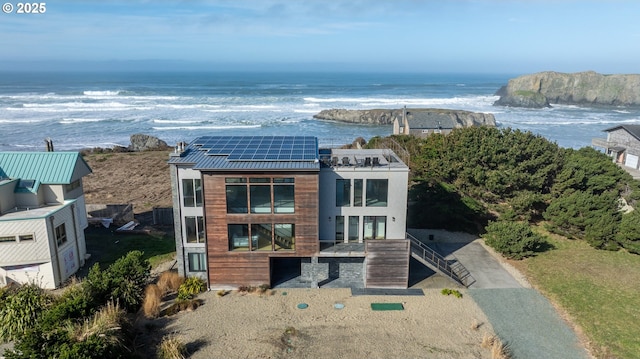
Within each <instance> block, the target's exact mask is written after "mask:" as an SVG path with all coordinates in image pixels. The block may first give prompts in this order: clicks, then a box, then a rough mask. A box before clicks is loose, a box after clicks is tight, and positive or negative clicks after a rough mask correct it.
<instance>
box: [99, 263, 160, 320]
mask: <svg viewBox="0 0 640 359" xmlns="http://www.w3.org/2000/svg"><path fill="white" fill-rule="evenodd" d="M150 271H151V265H150V264H149V261H148V260H146V259H144V256H143V253H142V252H140V251H131V252H129V253H127V255H126V256H124V257H122V258H120V259H118V260H117V261H116V262H115V263H113V264H112V265H111V266H109V269H108V272H109V276H110V277H111V278H110V279H111V281H112V283H113V284H114V285H113V287H112V288H113V290H112V291H111V299H112V300H115V301H117V302H118V303H120V305H122V306H123V307H124V308H125V309H126V310H127V311H129V312H133V311H136V310H137V309H138V308H139V307H140V304H141V303H142V300H143V298H144V288H145V286H146V284H147V281H148V280H149V274H150Z"/></svg>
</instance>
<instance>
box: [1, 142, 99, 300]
mask: <svg viewBox="0 0 640 359" xmlns="http://www.w3.org/2000/svg"><path fill="white" fill-rule="evenodd" d="M89 173H91V169H90V168H89V166H88V165H87V163H86V162H85V161H84V160H83V159H82V157H81V156H80V154H79V153H77V152H0V285H6V284H9V283H11V282H17V283H28V282H33V283H36V284H39V285H40V286H41V287H43V288H57V287H59V286H60V285H61V284H62V283H64V282H65V281H66V280H67V279H68V278H69V277H70V276H72V275H73V274H74V273H75V272H77V270H78V269H79V268H80V267H81V266H83V265H84V261H85V256H86V252H87V251H86V246H85V238H84V229H85V228H86V227H87V214H86V209H85V202H84V192H83V188H82V177H84V176H86V175H87V174H89Z"/></svg>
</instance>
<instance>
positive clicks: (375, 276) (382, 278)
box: [365, 239, 410, 288]
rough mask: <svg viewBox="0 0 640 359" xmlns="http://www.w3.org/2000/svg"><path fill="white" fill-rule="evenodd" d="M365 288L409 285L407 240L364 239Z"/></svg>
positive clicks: (408, 246)
mask: <svg viewBox="0 0 640 359" xmlns="http://www.w3.org/2000/svg"><path fill="white" fill-rule="evenodd" d="M365 243H366V252H367V268H366V279H365V286H366V287H367V288H407V286H408V285H409V249H410V245H409V241H408V240H406V239H396V240H389V239H388V240H370V241H366V242H365Z"/></svg>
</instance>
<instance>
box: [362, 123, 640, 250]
mask: <svg viewBox="0 0 640 359" xmlns="http://www.w3.org/2000/svg"><path fill="white" fill-rule="evenodd" d="M391 138H392V139H393V140H394V141H396V142H398V143H399V144H400V145H402V146H403V147H404V148H405V149H406V150H407V151H408V152H409V153H410V164H409V165H410V168H411V180H410V181H411V189H410V191H409V203H410V209H409V225H410V226H414V227H422V228H445V229H450V230H464V231H472V232H475V233H482V232H484V231H485V228H487V225H488V224H489V222H492V221H493V222H495V221H498V220H501V221H505V220H509V221H521V222H524V223H532V224H534V223H544V224H545V226H546V227H547V228H548V230H549V231H551V232H553V233H557V234H561V235H564V236H567V237H569V238H574V239H584V240H586V241H588V242H589V243H590V244H591V245H592V246H594V247H596V248H602V249H612V250H614V249H618V248H620V247H623V248H626V249H627V250H629V251H631V252H635V253H640V214H639V213H640V212H639V211H631V212H628V211H625V210H623V208H624V205H625V204H627V205H628V206H629V207H631V208H633V207H636V204H638V200H639V199H640V184H639V182H638V181H635V180H633V179H632V178H631V176H630V175H629V174H628V173H627V172H626V171H624V170H623V169H621V168H619V167H618V166H617V165H616V164H614V163H613V162H612V161H611V158H609V157H608V156H606V155H605V154H603V153H600V152H598V151H596V150H594V149H592V148H588V147H585V148H582V149H579V150H574V149H566V148H562V147H560V146H558V145H557V144H555V143H553V142H550V141H548V140H547V139H545V138H543V137H542V136H538V135H534V134H532V133H530V132H523V131H520V130H512V129H509V128H507V129H498V128H494V127H469V128H463V129H456V130H454V131H453V132H451V133H450V134H449V135H441V134H434V135H431V136H429V137H427V138H424V139H421V138H416V137H414V136H392V137H391ZM384 140H385V139H382V138H374V139H372V140H371V141H369V143H368V146H369V147H376V146H380V142H383V141H384ZM496 228H497V227H496Z"/></svg>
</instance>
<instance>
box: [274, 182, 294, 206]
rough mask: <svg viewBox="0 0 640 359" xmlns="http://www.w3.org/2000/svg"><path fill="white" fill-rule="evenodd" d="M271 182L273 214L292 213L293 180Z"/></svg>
mask: <svg viewBox="0 0 640 359" xmlns="http://www.w3.org/2000/svg"><path fill="white" fill-rule="evenodd" d="M273 182H274V184H273V209H274V211H275V213H294V212H295V210H294V208H295V206H294V205H295V200H294V190H293V189H294V187H293V178H274V179H273Z"/></svg>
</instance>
